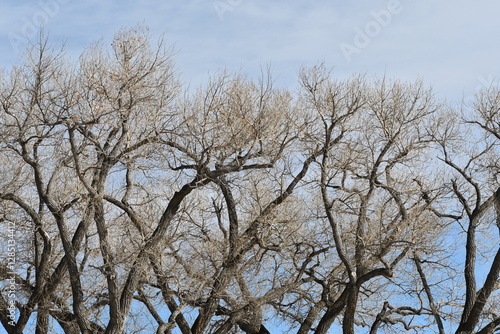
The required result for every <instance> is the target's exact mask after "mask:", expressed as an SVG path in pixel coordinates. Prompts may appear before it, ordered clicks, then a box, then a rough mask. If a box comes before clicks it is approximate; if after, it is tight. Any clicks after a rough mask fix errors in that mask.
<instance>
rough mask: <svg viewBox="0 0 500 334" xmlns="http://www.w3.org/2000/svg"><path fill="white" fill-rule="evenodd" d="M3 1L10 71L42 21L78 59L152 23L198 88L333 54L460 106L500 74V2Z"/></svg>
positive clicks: (349, 69) (342, 62)
mask: <svg viewBox="0 0 500 334" xmlns="http://www.w3.org/2000/svg"><path fill="white" fill-rule="evenodd" d="M0 8H1V10H0V32H1V34H0V36H1V40H0V67H2V68H7V69H8V68H9V67H10V66H11V65H12V64H15V63H16V62H17V61H18V59H19V56H20V53H21V51H22V49H23V48H24V47H25V46H27V45H28V44H27V40H28V39H32V40H36V32H35V30H34V29H36V28H37V27H39V26H40V25H41V24H44V25H45V27H46V30H48V31H49V33H50V40H51V41H52V42H53V43H55V44H57V43H62V42H65V43H66V49H67V51H68V53H69V54H71V55H73V56H75V57H76V56H78V55H79V54H80V52H81V51H82V50H83V49H84V48H85V47H87V46H88V45H89V44H90V43H91V42H92V41H96V40H98V39H100V38H103V39H104V41H105V43H111V41H112V36H113V34H114V33H115V32H116V31H118V30H119V29H120V28H123V27H132V26H134V25H136V24H137V23H142V22H143V23H145V24H146V25H147V26H149V28H150V31H151V34H152V35H153V39H154V40H156V39H158V37H159V36H160V35H161V34H162V33H164V34H165V37H166V39H167V41H168V43H170V44H171V45H174V47H175V51H176V56H175V62H176V64H177V68H178V71H179V73H181V75H182V80H183V81H185V82H190V83H191V86H198V85H199V84H200V83H202V82H203V81H204V80H206V78H207V77H208V74H209V73H214V72H216V71H217V70H218V69H221V68H227V69H228V70H229V71H232V72H237V71H240V70H241V71H242V72H243V73H246V74H248V75H249V76H257V75H258V73H259V72H260V69H261V67H264V68H265V67H266V66H267V65H269V64H270V66H271V68H272V72H273V75H274V78H275V80H276V85H278V86H282V87H289V88H293V87H296V86H297V73H298V71H299V68H300V67H301V66H302V65H314V64H317V63H318V62H325V63H326V65H327V66H328V67H333V68H334V71H333V73H334V76H336V77H337V78H339V79H343V78H346V77H348V76H350V75H351V74H353V73H360V72H361V73H366V74H367V76H368V77H380V76H383V75H384V74H385V75H386V76H388V77H390V78H398V79H403V80H415V79H417V78H421V79H423V80H424V82H426V83H427V84H429V85H432V86H433V87H434V89H435V92H436V95H437V96H438V97H441V98H446V99H447V100H448V102H450V103H452V104H459V103H460V102H461V101H462V99H464V98H465V99H470V97H471V96H472V95H473V94H474V92H475V91H476V90H477V89H478V88H480V87H484V86H488V85H489V84H490V83H491V81H492V80H494V79H498V78H500V43H499V40H500V34H499V32H500V29H499V28H500V23H499V22H500V20H499V17H500V1H496V0H488V1H474V2H473V1H464V0H454V1H451V0H442V1H436V0H434V1H432V0H373V1H351V2H346V1H340V0H334V1H326V0H309V1H297V0H288V1H283V0H277V1H270V0H171V1H168V0H162V1H160V0H139V1H132V0H81V1H78V0H38V1H20V0H2V2H1V7H0ZM391 11H392V12H391ZM387 13H390V15H389V16H388V15H387ZM367 33H368V35H365V34H367ZM342 46H343V47H344V49H345V48H347V49H348V50H350V51H352V50H354V48H356V51H357V53H351V54H348V53H349V52H347V53H346V52H343V51H342V48H341V47H342ZM349 48H350V49H349ZM346 54H347V57H346Z"/></svg>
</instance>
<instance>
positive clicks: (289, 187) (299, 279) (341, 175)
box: [0, 26, 500, 334]
mask: <svg viewBox="0 0 500 334" xmlns="http://www.w3.org/2000/svg"><path fill="white" fill-rule="evenodd" d="M299 83H300V87H299V89H298V91H297V92H291V91H288V90H284V89H278V88H276V87H274V86H273V82H272V78H271V77H270V76H269V75H267V74H264V75H262V77H261V79H259V80H251V79H249V78H247V77H245V76H242V75H232V74H228V73H226V72H221V73H219V74H217V75H215V76H214V77H212V78H210V80H209V81H208V82H207V83H206V84H205V85H203V86H202V87H200V88H199V89H196V90H189V91H188V90H186V91H185V90H184V89H185V88H183V85H182V83H181V82H180V80H179V78H178V77H177V75H176V72H175V67H174V65H173V60H172V52H171V50H169V49H168V48H166V47H165V45H164V43H163V41H160V42H159V44H158V45H157V46H152V45H151V42H150V38H149V35H148V32H147V29H146V28H145V27H142V26H138V27H136V28H133V29H130V30H123V31H120V32H118V33H117V34H116V36H115V38H114V40H113V43H112V44H111V46H110V47H106V46H105V45H103V44H102V43H96V44H94V45H92V46H91V47H89V48H88V49H87V50H85V52H84V53H83V54H82V56H81V57H80V58H79V60H78V61H71V60H70V59H68V58H67V57H66V56H65V55H64V51H63V50H56V49H53V48H50V47H49V46H48V45H47V43H46V42H45V41H42V42H41V43H39V44H37V45H36V46H35V47H33V48H32V49H31V50H30V51H29V53H27V55H26V59H25V61H24V63H23V64H22V65H20V66H17V67H13V68H12V69H11V70H10V71H9V72H8V73H4V74H3V75H2V77H1V82H0V101H1V116H0V141H1V142H0V155H1V157H0V159H1V160H2V161H3V162H4V163H3V164H2V165H1V166H0V168H1V172H2V176H3V177H2V180H1V182H0V214H1V216H0V219H1V220H2V226H5V228H4V229H3V230H2V233H3V234H2V243H3V244H4V245H7V244H8V240H9V238H11V236H10V235H9V232H8V231H7V226H9V224H10V223H11V222H14V223H15V224H16V230H15V241H16V262H15V265H13V266H12V263H9V262H7V260H3V262H1V264H0V277H1V279H2V284H3V287H4V288H5V289H4V290H3V291H2V293H1V298H0V309H1V310H0V321H1V322H2V325H3V327H4V328H5V330H6V331H7V332H8V333H23V332H33V331H34V332H36V333H49V332H57V331H59V332H61V331H64V332H65V333H124V332H126V333H140V332H147V333H151V332H155V331H156V333H182V334H201V333H219V334H222V333H236V332H244V333H270V332H271V331H273V329H272V327H271V325H270V323H271V322H268V320H271V319H273V320H276V321H282V322H283V323H282V325H281V326H282V327H284V328H285V327H286V328H288V332H297V333H327V332H331V331H337V330H338V331H340V330H342V331H343V333H355V332H369V333H377V332H381V331H384V332H391V331H394V332H401V331H413V332H422V331H435V332H440V333H444V332H445V328H446V330H449V329H452V330H456V331H457V333H474V332H479V333H493V332H494V331H495V330H496V329H498V327H499V320H498V319H499V318H498V305H497V304H495V302H494V300H495V294H497V292H496V291H497V290H496V289H498V270H499V267H500V261H499V260H498V258H499V255H498V242H496V243H495V241H497V240H498V239H497V238H498V235H497V234H495V233H493V232H494V231H492V229H494V228H495V227H496V226H497V224H498V220H499V218H498V212H499V210H500V204H498V202H499V201H500V200H499V195H498V194H499V191H498V187H499V185H498V178H497V177H498V152H497V150H498V139H499V135H498V133H499V132H498V127H499V121H498V117H499V116H498V106H499V105H500V99H499V98H498V96H500V95H499V94H498V91H497V90H493V89H492V90H490V91H488V92H485V93H484V94H482V95H479V96H478V99H477V104H476V105H475V106H474V108H473V109H474V110H475V113H471V115H472V116H471V115H467V116H470V117H468V118H464V119H466V120H468V121H466V122H463V123H461V124H458V123H454V122H453V121H452V119H453V118H454V117H455V116H456V115H457V114H458V113H457V112H455V111H453V110H451V111H450V110H448V108H447V107H446V106H445V105H443V104H442V103H438V102H437V101H436V100H435V98H434V96H433V93H432V91H431V90H430V89H428V88H426V87H425V86H424V85H423V84H422V83H421V82H415V83H402V82H399V81H390V80H386V79H383V80H367V79H366V78H365V77H364V76H353V77H351V78H350V79H347V80H343V81H339V80H334V79H333V78H332V74H331V73H330V72H329V71H327V70H326V69H325V68H324V66H322V65H319V66H315V67H313V68H309V69H303V70H302V71H301V73H300V75H299ZM450 115H451V116H453V117H451V116H450ZM467 129H476V130H471V131H474V132H472V133H473V134H474V135H475V136H476V137H477V136H482V137H480V138H479V139H480V141H477V142H472V141H471V140H472V139H471V138H474V136H465V135H463V131H465V130H467ZM476 134H477V135H476ZM478 143H479V144H478ZM443 171H447V172H446V173H443ZM460 229H463V231H464V232H463V233H465V235H466V238H465V239H464V240H461V239H459V238H458V239H457V240H458V242H457V243H455V244H452V245H451V246H450V244H451V243H450V242H449V240H450V239H451V238H455V237H456V235H459V233H456V232H455V231H457V230H458V231H460ZM485 233H486V234H487V233H490V234H488V235H489V237H490V240H492V242H491V243H481V242H479V240H481V239H480V238H479V236H481V235H483V234H485ZM460 242H462V244H460ZM453 247H456V248H453ZM488 247H489V248H488ZM460 248H463V249H464V250H465V255H464V256H465V257H464V259H465V261H464V268H465V269H464V271H463V275H462V276H463V277H464V279H461V278H460V277H461V275H450V273H452V274H453V273H457V270H456V266H454V265H453V264H454V263H456V262H459V261H460V256H459V255H456V254H455V255H453V251H454V250H457V249H460ZM478 257H479V258H480V259H484V261H485V263H487V264H488V267H487V269H484V268H485V266H484V265H483V266H482V267H481V268H482V269H479V267H477V266H476V259H477V258H478ZM485 270H486V271H485ZM483 272H485V273H486V274H485V279H483V280H482V281H479V280H478V278H477V277H476V275H481V274H482V273H483ZM444 276H445V278H444V279H442V280H441V279H438V277H444ZM11 279H13V282H15V284H14V285H15V287H16V289H17V290H16V292H15V299H14V303H15V304H14V305H15V308H16V318H15V321H13V320H12V319H11V318H9V312H8V311H9V307H11V305H10V303H11V301H12V298H10V297H9V291H8V286H10V285H11V282H12V280H11ZM478 284H479V285H478ZM478 286H479V288H478ZM463 287H465V288H463ZM461 291H463V292H464V294H463V296H462V295H461V293H460V292H461ZM448 292H449V293H448Z"/></svg>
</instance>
